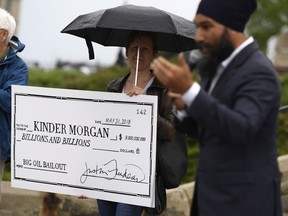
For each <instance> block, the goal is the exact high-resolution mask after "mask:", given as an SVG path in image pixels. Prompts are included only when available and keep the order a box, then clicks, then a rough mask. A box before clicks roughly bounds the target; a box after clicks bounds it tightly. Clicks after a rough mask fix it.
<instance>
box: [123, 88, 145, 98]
mask: <svg viewBox="0 0 288 216" xmlns="http://www.w3.org/2000/svg"><path fill="white" fill-rule="evenodd" d="M126 94H127V95H128V96H130V97H132V96H133V95H143V94H144V89H143V88H140V87H138V86H133V88H132V89H130V90H129V91H128V92H127V93H126Z"/></svg>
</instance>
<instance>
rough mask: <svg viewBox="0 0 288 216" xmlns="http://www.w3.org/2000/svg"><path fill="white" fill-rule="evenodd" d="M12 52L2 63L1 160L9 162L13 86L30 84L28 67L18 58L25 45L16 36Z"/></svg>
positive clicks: (9, 52) (0, 75) (13, 38)
mask: <svg viewBox="0 0 288 216" xmlns="http://www.w3.org/2000/svg"><path fill="white" fill-rule="evenodd" d="M11 41H12V42H14V43H11V46H10V50H9V51H8V54H7V56H6V58H5V59H4V60H3V61H1V62H0V150H1V151H0V152H1V155H0V160H4V161H9V160H10V155H11V85H27V84H28V67H27V65H26V64H25V62H24V61H23V60H22V59H21V58H20V57H19V56H17V53H18V52H21V51H22V50H23V49H24V48H25V45H24V44H22V43H21V42H20V41H19V39H18V38H17V37H15V36H13V37H12V39H11Z"/></svg>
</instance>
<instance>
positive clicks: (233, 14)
mask: <svg viewBox="0 0 288 216" xmlns="http://www.w3.org/2000/svg"><path fill="white" fill-rule="evenodd" d="M256 8H257V2H256V0H201V1H200V3H199V7H198V10H197V13H196V14H198V13H200V14H203V15H205V16H208V17H210V18H212V19H213V20H215V21H217V22H219V23H221V24H222V25H224V26H226V27H228V28H231V29H233V30H235V31H238V32H243V31H244V28H245V25H246V23H247V21H248V20H249V17H250V15H251V14H252V13H253V12H254V11H255V10H256Z"/></svg>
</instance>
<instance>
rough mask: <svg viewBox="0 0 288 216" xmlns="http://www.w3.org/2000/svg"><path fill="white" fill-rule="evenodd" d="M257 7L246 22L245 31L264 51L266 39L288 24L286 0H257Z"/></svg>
mask: <svg viewBox="0 0 288 216" xmlns="http://www.w3.org/2000/svg"><path fill="white" fill-rule="evenodd" d="M257 2H258V8H257V10H256V11H255V13H254V14H253V15H252V16H251V19H250V21H249V23H248V24H247V31H248V32H249V34H251V35H253V37H254V38H255V39H256V40H257V41H258V43H259V45H260V48H261V49H262V50H263V51H266V48H267V41H268V39H269V38H270V37H271V36H273V35H276V34H279V33H280V31H281V29H282V27H283V26H288V13H287V11H288V2H287V0H258V1H257Z"/></svg>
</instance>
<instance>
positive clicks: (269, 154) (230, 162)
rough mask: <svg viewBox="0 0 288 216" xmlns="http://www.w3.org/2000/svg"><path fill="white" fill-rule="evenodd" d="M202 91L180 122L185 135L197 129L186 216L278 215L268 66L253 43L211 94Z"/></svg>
mask: <svg viewBox="0 0 288 216" xmlns="http://www.w3.org/2000/svg"><path fill="white" fill-rule="evenodd" d="M203 85H205V80H203ZM203 89H204V88H201V90H200V92H199V94H198V96H197V97H196V99H195V101H194V102H193V103H192V104H191V105H190V106H189V107H188V108H187V110H186V111H187V112H188V116H189V117H187V118H185V119H184V121H183V122H181V123H179V124H180V125H179V126H180V128H181V129H182V130H185V131H186V133H187V134H190V135H193V133H194V132H195V130H196V128H198V129H197V133H198V138H199V141H200V153H199V164H198V170H197V177H196V190H195V194H194V204H193V207H192V210H191V215H193V216H194V215H198V214H196V213H195V212H197V211H198V213H199V212H200V215H201V216H276V215H277V216H278V215H281V211H282V210H281V203H280V180H279V171H278V164H277V143H276V132H277V131H276V124H277V115H278V107H279V100H280V90H279V83H278V78H277V74H276V71H275V69H274V67H273V65H272V64H271V63H270V61H269V60H268V59H267V58H266V57H265V56H264V55H263V54H262V53H261V51H260V50H259V47H258V45H257V43H256V42H253V43H252V44H250V45H248V46H247V47H246V48H244V49H243V50H242V51H241V52H240V53H239V54H238V55H237V56H236V57H235V59H233V60H232V62H231V63H230V64H229V65H228V67H227V68H226V69H225V70H224V72H223V74H222V75H221V77H220V79H219V80H218V82H217V84H216V86H215V88H214V90H213V91H212V93H211V94H212V95H209V94H207V93H206V92H205V91H204V90H203ZM194 127H195V128H194Z"/></svg>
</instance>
